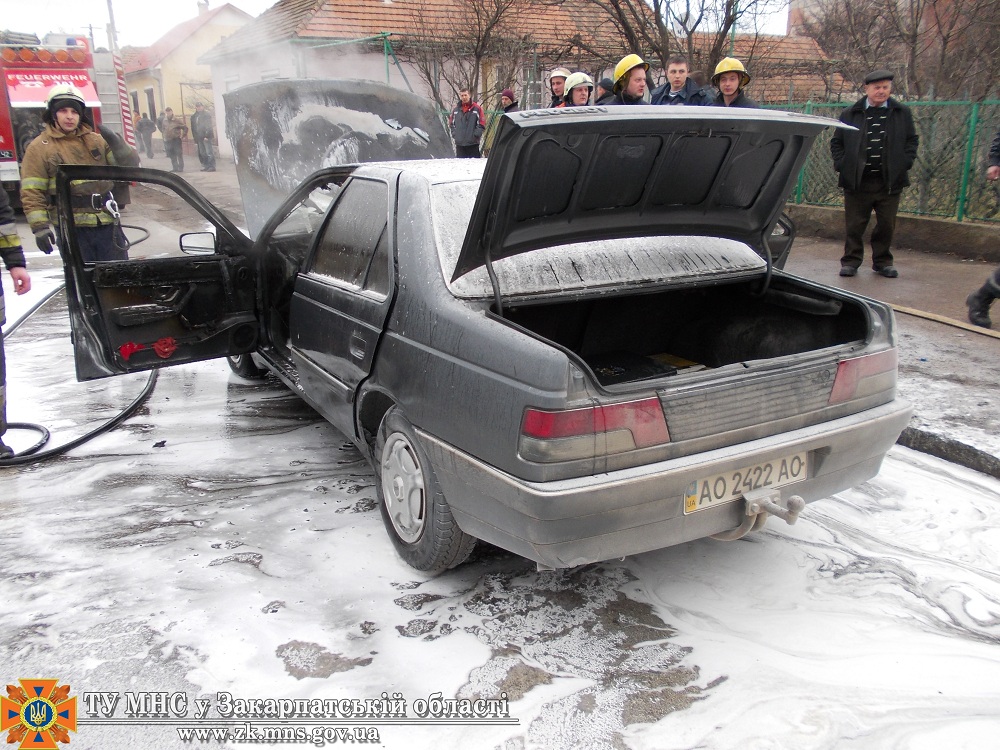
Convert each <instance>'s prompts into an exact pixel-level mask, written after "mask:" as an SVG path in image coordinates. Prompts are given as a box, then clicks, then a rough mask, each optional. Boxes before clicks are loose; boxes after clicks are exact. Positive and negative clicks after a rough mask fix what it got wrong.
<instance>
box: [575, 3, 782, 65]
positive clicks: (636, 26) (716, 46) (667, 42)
mask: <svg viewBox="0 0 1000 750" xmlns="http://www.w3.org/2000/svg"><path fill="white" fill-rule="evenodd" d="M577 2H582V3H588V4H590V5H593V6H596V7H597V8H599V9H600V10H601V12H602V13H603V14H604V15H605V16H606V17H607V18H608V19H610V21H611V23H612V24H613V25H614V27H615V28H616V29H617V31H618V34H619V36H620V38H621V40H622V43H623V45H624V52H622V53H621V54H625V53H627V52H636V53H638V54H640V55H642V56H643V57H645V58H648V59H647V62H650V63H654V65H653V67H658V68H661V69H663V68H665V67H666V62H667V60H668V59H669V58H670V57H671V56H673V55H677V54H682V55H684V56H685V57H687V58H688V60H690V62H691V66H692V70H701V71H702V72H704V73H705V74H706V75H711V73H712V71H713V70H714V69H715V65H716V63H718V61H719V60H720V59H722V58H723V57H725V56H726V55H727V54H728V53H729V48H730V45H731V40H732V32H733V29H734V28H735V29H737V30H739V31H740V35H741V36H743V37H745V36H747V35H748V34H749V35H751V36H756V35H759V32H760V28H761V26H762V24H763V18H764V17H765V15H767V14H769V13H771V12H774V11H775V10H779V9H781V8H783V7H785V6H786V5H787V2H786V0H577ZM744 62H746V61H744Z"/></svg>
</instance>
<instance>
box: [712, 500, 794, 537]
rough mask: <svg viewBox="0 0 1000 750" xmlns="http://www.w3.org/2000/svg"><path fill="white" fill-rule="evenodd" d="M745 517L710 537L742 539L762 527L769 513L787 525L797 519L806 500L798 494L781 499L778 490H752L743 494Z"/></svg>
mask: <svg viewBox="0 0 1000 750" xmlns="http://www.w3.org/2000/svg"><path fill="white" fill-rule="evenodd" d="M743 501H744V510H745V511H746V518H744V519H743V523H741V524H740V525H739V526H737V527H736V528H735V529H729V531H720V532H719V533H718V534H712V539H718V540H720V541H723V542H731V541H734V540H736V539H742V538H743V537H744V536H745V535H746V534H748V533H750V532H751V531H758V530H760V529H762V528H764V524H766V523H767V518H768V516H769V515H771V516H777V517H778V518H780V519H781V520H782V521H784V522H785V523H787V524H788V525H789V526H791V525H792V524H794V523H795V522H796V521H797V520H799V513H801V512H802V509H803V508H805V507H806V501H805V500H803V499H802V498H801V497H799V496H798V495H789V497H788V499H787V500H784V501H782V499H781V491H780V490H752V491H751V492H747V493H746V494H744V495H743Z"/></svg>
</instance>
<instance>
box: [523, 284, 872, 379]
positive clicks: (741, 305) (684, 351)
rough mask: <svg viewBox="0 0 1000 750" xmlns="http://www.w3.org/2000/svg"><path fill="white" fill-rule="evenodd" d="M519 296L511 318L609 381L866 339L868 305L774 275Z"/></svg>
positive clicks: (706, 366) (689, 369) (598, 376)
mask: <svg viewBox="0 0 1000 750" xmlns="http://www.w3.org/2000/svg"><path fill="white" fill-rule="evenodd" d="M759 289H760V283H759V280H758V281H753V282H741V283H737V284H725V285H714V286H707V287H705V286H703V287H698V288H691V289H684V290H673V291H660V292H654V293H646V294H632V295H629V296H608V297H601V298H596V299H586V300H578V301H573V302H563V303H556V304H547V305H521V306H512V307H510V308H508V309H506V310H505V311H504V316H505V318H507V319H508V320H509V321H511V322H513V323H516V324H517V325H519V326H522V327H524V328H526V329H528V330H530V331H532V332H534V333H535V334H537V335H539V336H541V337H543V338H545V339H547V340H549V341H552V342H554V343H556V344H559V345H561V346H563V347H565V348H566V349H569V350H570V351H572V352H574V353H575V354H578V355H579V356H580V357H581V358H582V359H583V360H584V361H585V362H586V363H587V364H588V365H589V366H590V368H591V370H593V372H594V375H595V376H596V378H597V380H598V381H599V382H600V383H601V384H602V385H614V384H617V383H625V382H633V381H639V380H645V379H650V378H657V377H664V376H670V375H674V374H677V373H678V372H683V371H692V370H695V369H704V368H713V367H721V366H723V365H728V364H733V363H736V362H744V361H750V360H760V359H769V358H773V357H780V356H786V355H791V354H798V353H800V352H807V351H811V350H816V349H823V348H826V347H830V346H836V345H840V344H846V343H849V342H852V341H861V340H863V339H864V338H865V335H866V331H867V330H868V322H867V318H866V317H865V315H866V314H865V312H864V309H863V308H862V307H861V306H860V305H855V304H853V303H851V302H850V301H842V300H839V299H833V298H831V297H827V296H821V295H820V294H819V293H817V292H815V291H813V290H809V289H804V288H798V287H797V286H796V284H795V283H794V282H793V281H791V280H789V279H785V278H780V277H779V278H775V279H772V283H771V284H770V286H769V287H768V289H767V291H766V292H765V293H764V294H763V295H761V294H757V293H755V290H759Z"/></svg>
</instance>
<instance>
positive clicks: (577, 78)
mask: <svg viewBox="0 0 1000 750" xmlns="http://www.w3.org/2000/svg"><path fill="white" fill-rule="evenodd" d="M577 86H587V87H588V88H589V89H590V90H591V91H593V90H594V79H593V78H591V77H590V76H589V75H587V74H586V73H571V74H570V76H569V78H567V79H566V88H565V90H564V91H565V93H564V94H563V99H564V100H566V101H567V102H569V101H572V98H573V89H575V88H576V87H577Z"/></svg>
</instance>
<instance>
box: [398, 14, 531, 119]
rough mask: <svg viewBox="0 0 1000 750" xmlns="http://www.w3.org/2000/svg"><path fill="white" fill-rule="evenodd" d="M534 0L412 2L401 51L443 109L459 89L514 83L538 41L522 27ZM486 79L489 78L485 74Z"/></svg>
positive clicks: (475, 91)
mask: <svg viewBox="0 0 1000 750" xmlns="http://www.w3.org/2000/svg"><path fill="white" fill-rule="evenodd" d="M534 2H535V0H456V2H454V3H450V4H445V5H442V4H441V3H438V2H429V0H422V1H421V2H417V3H414V4H413V6H412V12H411V14H410V24H409V27H410V32H409V33H408V34H407V35H406V38H405V42H404V44H403V45H402V46H401V51H400V56H401V57H402V58H404V59H406V60H407V61H408V62H410V63H411V64H413V65H414V66H415V67H416V68H417V70H418V72H419V74H420V76H421V78H422V79H423V80H424V81H425V82H426V83H427V85H428V87H429V88H430V90H431V93H432V95H433V97H434V99H435V100H436V101H437V103H438V105H439V106H440V107H441V108H442V109H448V108H450V106H451V104H452V103H453V102H454V100H455V98H456V95H457V93H458V91H460V90H461V89H463V88H468V89H469V90H470V91H472V92H473V94H474V96H477V97H478V95H479V93H480V91H481V87H482V85H483V84H485V83H488V84H489V85H490V86H495V87H496V88H497V89H498V90H499V89H503V88H507V87H508V86H512V85H513V84H514V83H515V81H516V80H517V78H518V75H519V73H520V70H521V68H522V67H523V66H524V64H525V62H526V60H529V59H530V58H531V57H532V56H533V55H535V54H537V51H538V43H537V42H536V41H535V40H534V39H533V38H532V37H531V35H530V34H526V33H525V32H524V31H523V29H524V28H525V27H526V26H529V25H530V24H528V23H526V19H527V17H528V16H529V14H530V12H531V10H532V7H533V4H534ZM486 79H488V81H487V80H486Z"/></svg>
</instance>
